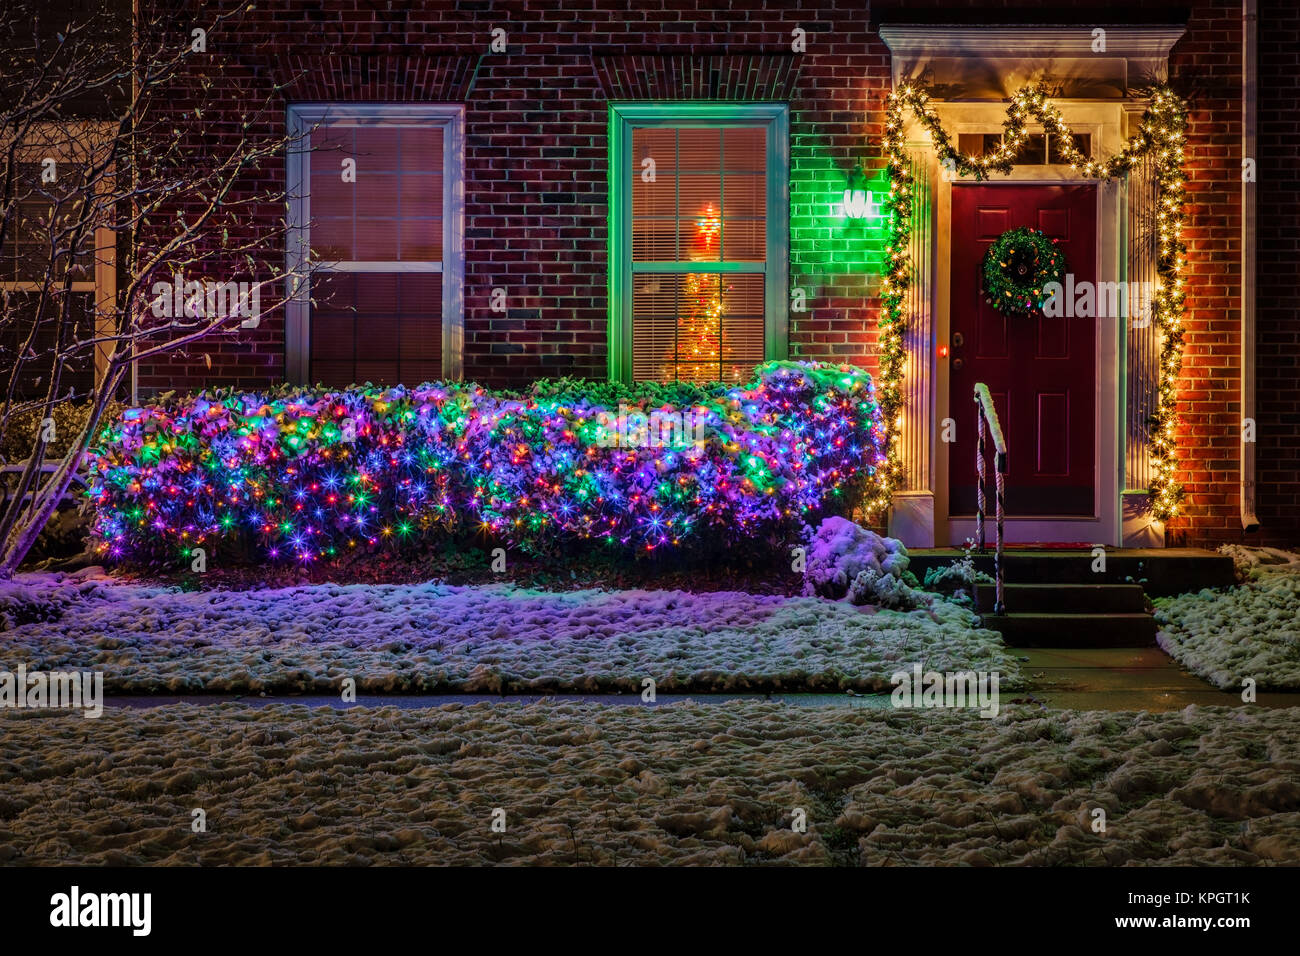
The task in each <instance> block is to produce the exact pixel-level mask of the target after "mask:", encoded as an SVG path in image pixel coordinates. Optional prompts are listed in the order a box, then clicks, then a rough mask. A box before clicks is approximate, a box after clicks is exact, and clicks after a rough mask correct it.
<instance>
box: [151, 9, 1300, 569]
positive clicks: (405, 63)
mask: <svg viewBox="0 0 1300 956" xmlns="http://www.w3.org/2000/svg"><path fill="white" fill-rule="evenodd" d="M193 2H195V3H197V0H193ZM866 6H867V5H866V4H865V3H864V2H862V0H806V2H803V3H785V2H767V3H764V2H759V0H728V2H717V0H643V2H638V3H636V4H631V5H630V4H628V3H627V2H626V0H548V2H538V0H516V2H489V0H458V2H429V3H412V4H405V3H398V2H393V3H387V2H383V3H381V2H374V3H371V2H367V0H345V2H332V0H313V2H303V0H259V3H258V4H257V6H256V9H255V10H253V11H252V12H251V13H249V14H248V15H247V18H246V20H245V22H244V26H243V27H241V29H240V31H239V33H238V35H237V36H232V37H218V36H214V37H213V38H211V40H210V41H209V44H210V45H209V49H210V53H211V55H217V56H222V57H226V58H227V60H226V62H227V64H229V65H230V69H231V70H232V71H233V74H234V75H236V76H239V77H242V78H243V81H244V82H247V83H249V84H261V85H262V86H263V87H265V85H266V84H269V83H271V82H278V83H283V84H285V85H286V90H287V93H286V103H288V102H305V101H312V100H316V101H321V100H329V101H339V102H348V101H353V102H432V101H456V102H464V103H465V104H466V121H465V126H466V148H465V170H464V174H465V195H466V203H465V289H464V297H465V337H464V369H465V376H466V378H470V379H476V380H479V381H481V382H484V383H488V384H492V385H519V384H523V383H526V382H527V381H529V380H531V379H533V378H536V377H539V376H553V375H581V376H588V377H598V378H599V377H604V376H605V374H606V367H607V366H606V361H607V357H606V341H607V332H606V327H607V313H606V306H607V303H606V272H607V265H606V226H607V221H606V214H607V210H606V191H607V185H606V182H607V168H606V163H607V142H606V128H607V120H606V108H607V102H608V100H609V99H611V98H655V99H676V98H681V99H691V98H708V99H730V100H740V101H745V100H752V101H762V100H771V99H778V100H788V102H789V103H790V108H791V165H792V170H793V171H796V172H797V171H799V170H800V169H801V168H806V167H807V166H808V165H810V164H815V163H816V162H825V163H826V164H827V167H828V168H827V171H826V175H825V176H824V177H821V178H820V179H819V176H818V174H817V172H816V170H812V171H809V172H808V174H807V175H806V176H805V177H803V178H801V179H800V184H802V183H804V182H817V181H823V180H824V182H825V183H826V184H827V186H826V188H827V189H832V188H834V183H833V182H832V180H834V181H836V182H838V181H839V177H842V176H843V175H845V174H846V173H847V172H848V171H849V170H850V169H851V168H852V166H853V164H854V163H855V162H857V161H862V162H863V163H864V165H865V166H866V167H867V171H868V174H869V175H874V174H875V173H877V172H878V171H879V169H880V167H881V159H880V156H881V151H880V147H879V136H880V133H881V123H882V119H883V111H882V102H883V96H884V94H885V92H886V91H887V90H888V88H889V77H890V72H889V63H890V60H889V52H888V50H887V49H886V47H885V46H884V44H883V43H882V42H881V40H880V39H879V37H878V35H877V34H876V32H875V26H876V25H877V24H878V23H880V22H882V21H883V22H933V23H944V22H952V21H953V20H954V19H957V18H958V17H960V18H961V19H964V20H966V21H970V20H971V19H982V20H983V21H985V22H996V23H1032V22H1043V21H1044V20H1046V19H1048V18H1050V19H1052V20H1055V21H1059V20H1060V19H1061V18H1062V17H1068V18H1069V19H1070V20H1072V21H1074V22H1085V21H1088V20H1089V19H1090V17H1091V18H1094V19H1096V21H1097V22H1099V23H1108V22H1114V21H1116V20H1118V19H1122V20H1125V21H1127V22H1170V21H1171V20H1178V21H1180V22H1181V19H1182V18H1181V17H1180V16H1179V15H1178V14H1179V8H1178V7H1176V6H1174V7H1171V5H1169V4H1164V3H1162V4H1149V3H1141V2H1137V3H1129V4H1125V5H1123V7H1122V8H1121V9H1116V8H1115V7H1113V6H1110V5H1100V4H1097V5H1089V4H1076V5H1073V6H1071V7H1070V8H1068V10H1060V9H1059V8H1058V7H1057V5H1052V4H1040V3H1020V4H1016V3H1001V2H996V3H995V2H992V0H985V2H978V3H976V2H972V3H969V4H965V5H960V4H957V5H954V4H953V3H952V2H947V3H928V2H926V0H908V2H906V3H890V4H889V5H888V6H886V7H884V8H881V6H880V5H879V4H877V5H876V7H875V8H874V9H873V10H871V11H868V10H867V9H866ZM1089 7H1091V8H1092V9H1093V10H1094V14H1095V16H1094V14H1089V12H1088V9H1089ZM1182 13H1183V15H1184V16H1185V18H1186V20H1185V22H1186V23H1187V33H1186V35H1185V36H1184V38H1183V39H1182V40H1181V41H1180V42H1179V43H1178V44H1177V46H1176V47H1175V48H1174V51H1173V54H1172V58H1171V81H1172V82H1173V84H1174V86H1175V87H1176V88H1177V89H1178V90H1179V91H1180V92H1181V93H1183V94H1184V95H1185V96H1186V97H1187V98H1188V99H1189V101H1190V104H1191V108H1192V115H1191V128H1190V135H1189V150H1188V174H1189V186H1188V194H1189V199H1190V203H1189V208H1188V222H1189V227H1188V229H1187V233H1186V240H1187V244H1188V260H1189V275H1188V303H1189V307H1188V313H1187V337H1186V341H1187V349H1186V362H1185V367H1184V373H1183V383H1184V384H1183V388H1182V391H1181V393H1180V401H1181V403H1182V409H1183V413H1182V426H1181V429H1180V439H1179V440H1180V444H1181V454H1182V457H1183V461H1184V466H1185V470H1184V475H1183V478H1184V481H1185V484H1186V487H1187V491H1188V498H1187V508H1186V516H1185V517H1183V518H1181V519H1179V520H1178V521H1177V522H1175V523H1174V524H1173V525H1172V526H1171V529H1170V530H1171V532H1173V534H1174V537H1175V540H1177V539H1178V537H1179V536H1180V535H1181V536H1185V540H1186V542H1187V543H1189V544H1192V543H1207V544H1208V543H1217V542H1225V541H1241V540H1243V536H1242V534H1241V531H1240V521H1239V518H1238V504H1237V487H1238V484H1237V483H1238V468H1239V433H1240V428H1241V422H1240V407H1239V401H1238V382H1239V378H1238V375H1239V359H1238V349H1239V340H1238V334H1239V329H1240V313H1239V303H1240V265H1239V252H1240V239H1239V235H1240V201H1239V197H1240V166H1241V157H1240V142H1241V131H1242V128H1241V99H1240V93H1241V52H1240V51H1241V30H1240V13H1241V6H1240V3H1239V2H1232V0H1209V2H1199V3H1195V4H1193V5H1192V6H1191V7H1190V9H1183V10H1182ZM1040 14H1041V15H1040ZM1263 18H1264V20H1265V21H1268V20H1270V18H1271V19H1273V20H1275V21H1277V22H1276V23H1272V24H1270V23H1269V22H1265V23H1264V24H1262V26H1261V30H1260V36H1261V71H1262V74H1263V76H1264V77H1265V79H1264V80H1263V82H1262V87H1263V96H1262V98H1261V103H1260V107H1261V114H1260V115H1261V139H1260V143H1261V156H1260V165H1259V175H1260V183H1261V185H1260V190H1261V192H1260V237H1261V241H1260V249H1261V253H1260V280H1259V281H1260V284H1259V293H1260V299H1259V302H1260V304H1259V323H1260V324H1259V359H1260V365H1259V416H1258V417H1259V435H1260V440H1259V446H1258V449H1259V462H1260V474H1259V515H1260V518H1261V519H1262V521H1263V524H1264V527H1263V530H1262V531H1261V532H1260V533H1259V534H1257V535H1252V536H1249V537H1248V538H1246V539H1245V540H1247V541H1248V542H1250V543H1255V542H1262V541H1265V540H1268V541H1278V542H1284V541H1292V542H1294V540H1295V538H1296V537H1297V517H1296V515H1297V512H1300V477H1298V476H1297V475H1298V472H1300V443H1298V442H1297V438H1296V430H1297V426H1298V425H1300V384H1297V379H1296V373H1297V367H1296V347H1297V344H1298V342H1297V340H1298V338H1300V331H1298V328H1300V326H1298V325H1297V321H1296V311H1295V302H1294V290H1295V285H1296V281H1295V275H1296V269H1295V267H1294V265H1293V261H1294V259H1295V257H1296V256H1297V255H1298V254H1300V225H1297V223H1300V199H1298V198H1297V193H1296V182H1295V178H1294V176H1293V164H1294V163H1295V161H1296V154H1297V129H1298V128H1300V121H1297V120H1296V119H1295V116H1296V115H1297V108H1298V107H1300V103H1298V102H1297V100H1298V99H1300V96H1298V93H1300V85H1298V81H1297V78H1296V77H1297V69H1300V42H1298V41H1297V12H1296V9H1295V7H1294V6H1293V5H1289V4H1285V3H1283V2H1281V0H1268V2H1266V3H1265V4H1264V11H1263ZM497 27H500V28H502V29H504V30H505V31H506V38H507V43H508V50H507V52H506V53H504V54H493V53H490V52H487V50H488V46H489V43H490V41H491V32H492V30H493V29H494V28H497ZM795 28H801V29H802V30H804V31H806V43H807V48H806V52H803V53H796V52H794V51H792V48H791V41H792V31H794V30H795ZM1273 76H1276V77H1277V78H1276V79H1271V78H1270V77H1273ZM250 88H251V87H250ZM177 106H178V108H181V106H182V104H177ZM814 153H815V158H814ZM801 164H804V167H801ZM264 174H265V175H267V176H274V175H275V174H276V173H275V171H273V170H268V171H266V172H265V173H264ZM801 190H804V191H801ZM821 198H822V197H821V196H819V195H816V194H815V190H814V192H813V193H809V192H807V191H806V190H805V187H804V186H802V185H799V184H797V185H794V186H792V194H791V219H792V231H791V253H790V255H791V285H792V286H795V287H800V288H803V289H804V290H805V291H806V293H807V296H808V300H807V311H806V312H803V313H795V314H792V315H791V317H790V318H791V331H790V353H791V355H792V357H797V358H834V359H837V360H843V361H849V362H853V363H856V364H860V365H863V366H865V367H867V368H868V369H874V366H875V361H874V358H873V354H872V353H873V343H874V340H875V331H874V328H875V322H876V313H877V305H878V300H877V299H876V298H875V292H876V288H877V284H878V280H879V275H878V271H877V270H874V269H868V268H867V267H865V266H864V267H863V268H861V269H857V270H854V269H839V268H835V269H828V268H826V262H827V259H828V257H829V258H833V257H834V254H835V252H836V251H837V249H842V248H843V246H842V244H843V243H844V241H845V240H844V239H843V237H841V236H838V235H836V234H835V233H834V231H833V230H831V229H829V228H827V227H826V226H824V225H822V224H820V223H819V222H818V221H817V217H816V215H814V214H813V212H812V208H811V207H812V204H813V203H815V202H820V201H821ZM864 241H865V242H866V243H867V245H868V247H869V248H867V249H866V256H865V257H864V261H871V260H870V256H871V255H872V254H874V255H875V256H876V257H877V258H878V256H879V244H880V240H879V239H875V240H864ZM872 242H874V246H872V245H871V243H872ZM275 252H276V253H277V254H278V250H276V251H275ZM271 258H272V259H275V258H276V256H271ZM277 261H279V260H277ZM498 287H499V288H504V289H506V290H507V296H508V311H506V312H504V313H500V312H494V311H492V310H491V309H490V308H489V295H490V293H491V290H492V289H493V288H498ZM205 351H207V352H208V353H209V357H210V359H211V362H212V364H211V367H210V368H209V367H208V365H207V360H206V359H204V358H203V357H202V355H201V354H200V355H196V356H192V357H189V358H183V357H175V358H168V359H166V360H165V361H160V362H157V363H154V364H152V365H150V366H148V367H142V368H141V369H140V370H139V377H138V384H139V386H140V388H141V390H142V391H152V390H158V389H163V388H175V387H196V386H201V385H218V384H219V385H234V386H239V387H256V386H265V385H269V384H272V383H274V382H277V381H279V380H281V378H282V375H283V360H284V355H283V353H284V331H283V320H282V318H281V317H280V316H279V315H270V316H268V317H267V318H266V319H264V321H263V322H262V324H261V327H260V328H258V329H256V330H245V331H243V332H241V333H240V334H239V335H238V336H237V337H235V338H232V339H228V340H224V341H222V342H220V343H217V344H214V345H213V346H211V347H207V346H205Z"/></svg>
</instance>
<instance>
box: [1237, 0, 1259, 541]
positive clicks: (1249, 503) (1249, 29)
mask: <svg viewBox="0 0 1300 956" xmlns="http://www.w3.org/2000/svg"><path fill="white" fill-rule="evenodd" d="M1256 3H1257V0H1242V4H1241V155H1242V157H1243V159H1248V160H1250V161H1251V163H1252V164H1253V165H1254V166H1255V167H1256V169H1255V170H1254V172H1255V173H1256V174H1257V173H1258V162H1257V160H1258V154H1257V153H1256V136H1255V110H1256V91H1257V89H1258V85H1257V83H1256V77H1257V75H1258V72H1259V68H1258V65H1257V63H1256V55H1255V35H1256V28H1257V23H1258V14H1257V13H1256ZM1243 169H1244V164H1243ZM1255 178H1256V176H1255V175H1252V176H1250V177H1249V180H1250V181H1249V182H1248V181H1247V177H1246V176H1245V175H1243V176H1242V179H1241V417H1242V419H1243V427H1242V432H1241V434H1242V437H1243V440H1242V442H1241V527H1242V528H1243V529H1244V530H1246V531H1258V530H1259V518H1257V517H1256V516H1255V442H1254V441H1253V440H1252V441H1245V440H1244V437H1245V420H1247V419H1248V420H1250V421H1252V422H1253V421H1254V419H1255V182H1254V180H1255ZM1255 431H1256V429H1255V428H1252V429H1251V438H1252V439H1254V438H1255Z"/></svg>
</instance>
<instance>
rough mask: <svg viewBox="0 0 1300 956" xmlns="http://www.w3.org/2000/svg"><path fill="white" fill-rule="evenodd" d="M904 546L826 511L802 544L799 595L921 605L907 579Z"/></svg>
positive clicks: (897, 605) (900, 605)
mask: <svg viewBox="0 0 1300 956" xmlns="http://www.w3.org/2000/svg"><path fill="white" fill-rule="evenodd" d="M907 564H908V557H907V549H906V548H904V547H903V543H902V542H901V541H899V540H897V539H896V538H882V537H881V536H880V535H878V534H876V533H875V532H874V531H870V530H868V529H866V528H863V527H861V526H860V525H857V524H854V523H853V522H852V521H849V520H848V519H847V518H841V517H839V516H837V515H832V516H831V517H829V518H826V519H825V520H824V521H822V523H821V525H820V526H819V527H818V528H817V531H816V532H815V533H813V534H812V536H811V538H810V539H809V542H808V554H807V567H806V570H805V571H804V593H805V594H808V595H813V594H816V595H820V596H821V597H826V598H832V599H834V600H840V599H841V598H845V597H847V598H848V599H849V600H850V601H851V602H852V603H854V604H871V605H876V606H878V607H889V608H901V609H910V608H914V607H916V606H917V605H918V603H923V600H922V599H920V597H919V596H918V595H917V594H916V593H915V592H914V591H913V589H912V587H911V586H910V583H909V582H914V581H915V580H916V579H915V578H914V577H913V576H912V575H911V574H910V573H909V572H908V570H907Z"/></svg>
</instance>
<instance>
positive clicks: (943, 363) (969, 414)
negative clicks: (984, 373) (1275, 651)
mask: <svg viewBox="0 0 1300 956" xmlns="http://www.w3.org/2000/svg"><path fill="white" fill-rule="evenodd" d="M1057 105H1058V107H1059V108H1060V110H1061V112H1062V114H1063V116H1064V118H1065V121H1066V122H1067V123H1068V124H1069V125H1070V128H1071V129H1072V130H1074V131H1075V132H1077V133H1091V134H1092V150H1093V153H1094V154H1099V155H1103V156H1105V155H1110V154H1111V153H1113V152H1115V151H1116V150H1118V149H1119V148H1120V147H1121V145H1122V144H1123V142H1124V137H1123V133H1124V113H1123V109H1122V106H1121V104H1120V103H1117V102H1115V101H1096V102H1089V101H1077V100H1076V101H1070V100H1066V101H1062V102H1060V103H1058V104H1057ZM934 107H935V109H936V111H937V112H938V113H939V116H940V120H941V122H942V123H943V125H944V128H945V129H947V130H948V131H949V133H950V134H951V135H953V136H954V138H955V137H956V136H957V135H958V134H960V133H963V132H965V133H974V132H988V131H991V130H997V129H998V128H1000V126H1001V123H1002V121H1003V120H1004V119H1005V118H1006V104H1005V103H996V102H995V103H989V102H979V103H935V104H934ZM1029 130H1030V132H1040V131H1041V128H1036V127H1035V126H1034V125H1033V124H1031V125H1030V127H1029ZM909 138H910V137H909ZM917 138H918V139H919V138H920V136H918V137H917ZM925 138H926V139H928V136H926V137H925ZM931 168H933V169H935V170H936V171H938V166H937V164H931ZM934 178H935V180H936V181H935V182H934V183H933V186H932V189H933V193H932V195H933V196H934V209H935V220H936V221H935V227H936V228H935V229H934V235H935V245H934V257H935V258H934V298H935V310H934V315H935V330H934V334H935V343H936V344H940V343H947V342H948V341H949V339H950V334H951V301H952V297H951V289H950V288H949V286H950V269H951V255H952V189H953V185H954V183H953V181H952V179H951V177H949V176H947V175H945V174H943V173H941V172H939V173H938V174H937V175H936V176H935V177H934ZM962 182H974V180H970V179H964V180H962ZM987 184H988V185H991V186H995V187H996V186H999V185H1010V186H1030V185H1064V184H1080V185H1082V184H1093V185H1095V186H1096V192H1097V222H1096V235H1097V240H1096V241H1097V250H1096V256H1097V281H1098V282H1120V281H1124V280H1125V278H1126V256H1125V255H1124V254H1123V236H1124V229H1123V223H1124V213H1125V207H1124V193H1123V189H1122V184H1121V183H1119V182H1118V181H1115V180H1111V181H1108V182H1102V181H1098V180H1095V179H1093V180H1089V179H1084V178H1082V177H1081V176H1079V175H1078V174H1076V173H1074V172H1073V171H1071V170H1070V169H1069V167H1064V166H1037V165H1035V166H1030V165H1024V166H1017V167H1016V168H1015V169H1013V170H1012V172H1011V173H1010V174H1009V175H1006V176H1002V175H999V174H994V175H993V177H992V178H991V179H989V180H988V181H987ZM1096 321H1097V323H1098V325H1097V334H1096V336H1095V356H1094V361H1095V362H1096V366H1095V375H1094V378H1093V382H1094V387H1095V389H1096V393H1095V397H1094V419H1093V439H1094V443H1095V445H1094V447H1095V449H1096V454H1095V456H1094V463H1093V467H1094V489H1095V493H1094V512H1093V514H1092V515H1091V516H1089V517H1059V518H1052V517H1039V516H1036V517H1033V518H1017V517H1016V516H1015V515H1014V514H1011V515H1008V516H1007V518H1006V522H1005V527H1006V539H1007V540H1008V541H1012V542H1036V541H1041V542H1062V541H1070V542H1091V543H1094V544H1106V545H1120V544H1121V543H1122V529H1121V520H1122V514H1121V502H1120V493H1121V491H1122V488H1123V483H1122V476H1121V472H1122V463H1123V457H1122V456H1121V455H1120V453H1119V447H1120V440H1121V435H1122V431H1121V426H1120V417H1121V412H1122V406H1121V394H1122V386H1123V382H1124V366H1123V362H1124V354H1125V349H1124V347H1123V343H1124V338H1123V335H1124V331H1125V327H1124V326H1125V320H1122V319H1118V318H1116V317H1108V318H1102V319H1098V320H1096ZM928 351H929V361H930V362H931V363H932V366H931V367H932V372H933V376H934V382H935V404H934V408H935V415H934V419H933V420H932V421H931V422H929V423H922V422H917V423H916V424H917V426H918V427H922V426H924V425H928V427H929V428H930V429H931V430H932V433H933V432H934V431H935V426H936V424H937V423H938V422H941V421H942V420H943V419H944V418H949V417H951V418H952V419H953V420H954V422H955V423H956V427H957V429H958V430H959V431H961V430H963V429H974V427H975V408H974V400H973V397H972V396H961V395H951V394H950V393H949V392H950V389H949V370H948V362H949V359H948V358H946V357H945V358H940V357H939V354H938V351H939V350H938V349H937V348H930V349H929V350H928ZM1007 452H1008V455H1010V456H1014V455H1015V454H1016V453H1017V449H1015V448H1008V450H1007ZM1020 453H1021V454H1024V453H1025V450H1024V449H1022V450H1021V451H1020ZM933 461H934V474H933V485H932V487H933V488H934V493H935V494H934V518H933V520H934V539H935V540H934V543H935V544H936V545H939V546H943V545H959V544H961V543H963V542H964V541H965V540H966V539H967V538H971V537H973V536H974V533H975V521H974V519H964V518H949V516H948V445H947V444H946V443H945V442H943V441H936V442H935V454H934V457H933ZM989 465H990V468H991V466H992V456H990V458H989ZM970 468H971V470H972V472H973V471H974V469H975V463H974V462H973V461H972V462H971V463H970Z"/></svg>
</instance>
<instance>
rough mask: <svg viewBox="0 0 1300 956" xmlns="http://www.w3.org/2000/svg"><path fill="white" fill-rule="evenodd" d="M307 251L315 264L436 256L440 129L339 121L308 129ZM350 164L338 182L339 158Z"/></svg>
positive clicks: (431, 258)
mask: <svg viewBox="0 0 1300 956" xmlns="http://www.w3.org/2000/svg"><path fill="white" fill-rule="evenodd" d="M312 143H313V151H312V156H311V169H312V173H311V184H310V186H311V207H310V208H311V217H312V223H311V251H312V256H313V258H314V259H315V260H316V261H318V262H401V261H408V262H409V261H418V262H430V261H437V260H439V259H441V257H442V195H443V181H442V171H443V156H442V151H443V129H442V127H441V126H407V125H400V124H385V125H378V124H375V123H366V122H365V121H360V120H339V121H336V122H334V123H332V124H330V125H329V126H327V127H325V128H322V129H317V130H316V131H314V132H313V133H312ZM349 159H350V160H353V161H354V162H355V163H356V167H355V173H356V178H355V182H348V181H345V180H344V178H343V173H344V166H343V161H344V160H349Z"/></svg>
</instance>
